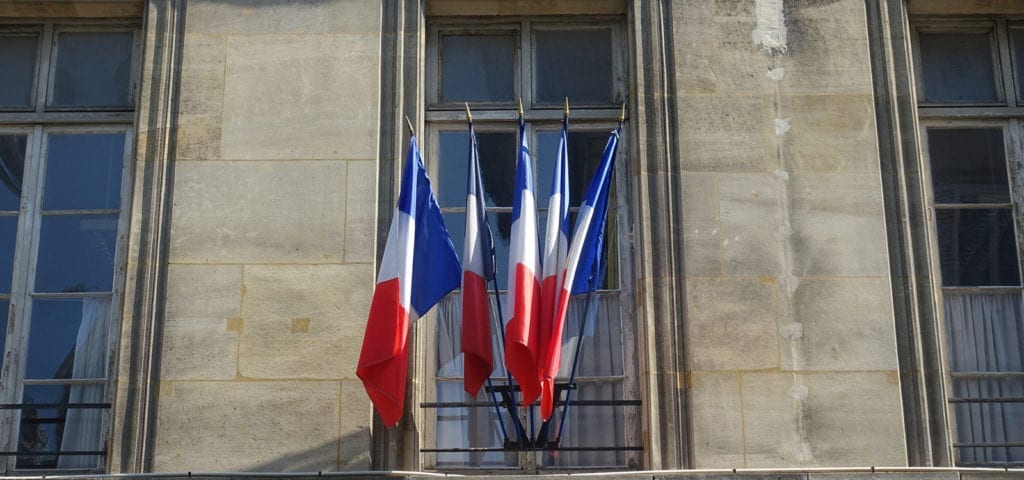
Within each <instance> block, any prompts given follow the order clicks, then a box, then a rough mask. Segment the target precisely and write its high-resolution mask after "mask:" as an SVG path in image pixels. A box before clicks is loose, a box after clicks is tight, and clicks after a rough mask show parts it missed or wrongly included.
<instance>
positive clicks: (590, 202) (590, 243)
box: [541, 126, 621, 420]
mask: <svg viewBox="0 0 1024 480" xmlns="http://www.w3.org/2000/svg"><path fill="white" fill-rule="evenodd" d="M620 129H621V126H620V127H619V128H617V129H615V130H614V131H612V133H611V135H610V136H609V137H608V143H607V144H606V145H605V147H604V154H602V156H601V163H600V164H599V165H598V167H597V171H595V172H594V176H593V177H591V179H590V185H588V186H587V192H586V193H585V194H584V196H583V202H582V203H581V205H580V209H579V212H578V213H577V214H576V215H577V216H576V228H575V229H574V232H573V236H572V243H570V244H569V254H568V257H567V258H566V261H565V278H564V279H563V281H562V293H561V294H560V295H559V297H558V310H557V313H556V316H555V319H554V328H553V329H552V338H553V339H558V341H552V342H548V348H547V349H546V350H545V351H544V357H543V358H542V360H541V362H542V365H543V368H544V370H543V372H542V377H543V379H545V380H548V381H551V382H553V381H554V378H555V376H556V375H558V368H559V367H560V366H561V362H562V342H561V339H562V332H563V330H564V328H565V315H566V313H567V312H568V310H569V297H570V295H573V294H579V293H587V292H592V291H594V290H596V289H597V287H598V286H599V283H600V280H601V279H600V272H601V271H602V269H601V266H602V265H601V262H602V261H603V259H602V257H601V253H602V249H603V246H604V230H605V223H606V220H607V217H608V195H609V194H608V192H609V190H610V189H611V180H612V172H613V170H614V168H615V154H616V151H617V149H618V144H619V131H620ZM551 393H552V394H553V393H554V392H553V391H552V392H551ZM544 394H545V395H547V394H548V392H547V391H545V392H544ZM545 404H546V405H548V406H549V409H548V410H545V409H544V408H543V406H544V405H545ZM541 406H542V408H541V417H542V418H543V419H544V420H547V419H548V418H550V417H551V413H552V411H553V409H554V408H553V406H554V398H553V397H552V398H547V399H545V398H542V399H541Z"/></svg>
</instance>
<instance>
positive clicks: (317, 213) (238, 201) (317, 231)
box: [170, 161, 345, 263]
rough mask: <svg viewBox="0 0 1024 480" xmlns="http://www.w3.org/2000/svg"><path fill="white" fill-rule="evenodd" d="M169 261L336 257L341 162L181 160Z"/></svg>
mask: <svg viewBox="0 0 1024 480" xmlns="http://www.w3.org/2000/svg"><path fill="white" fill-rule="evenodd" d="M174 185H175V186H174V215H173V216H172V220H171V246H170V250H171V253H170V259H171V262H172V263H173V262H181V263H208V262H209V263H221V262H223V263H228V262H230V263H277V262H280V263H293V262H303V263H317V262H323V263H328V262H340V261H341V260H342V251H343V246H342V242H343V239H344V236H345V227H344V212H345V187H344V185H345V163H344V162H341V161H310V162H220V161H218V162H181V163H179V164H178V165H177V166H176V171H175V175H174Z"/></svg>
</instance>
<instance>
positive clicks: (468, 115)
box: [466, 102, 508, 443]
mask: <svg viewBox="0 0 1024 480" xmlns="http://www.w3.org/2000/svg"><path fill="white" fill-rule="evenodd" d="M466 123H467V124H468V125H469V129H470V132H472V131H473V114H472V113H470V112H469V102H466ZM469 141H470V147H469V148H475V146H474V145H472V142H473V139H472V138H470V139H469ZM473 181H474V182H475V181H476V179H473ZM487 391H488V392H490V394H491V403H493V404H494V414H495V415H497V416H498V426H500V427H501V436H502V438H504V439H505V442H506V443H508V430H506V429H505V419H504V418H502V417H501V406H500V405H498V396H497V394H495V393H494V384H493V383H491V376H490V375H488V376H487Z"/></svg>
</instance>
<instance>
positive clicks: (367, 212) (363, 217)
mask: <svg viewBox="0 0 1024 480" xmlns="http://www.w3.org/2000/svg"><path fill="white" fill-rule="evenodd" d="M346 180H347V181H348V183H347V185H346V192H347V195H348V197H347V198H346V199H345V262H346V263H373V261H374V259H375V258H376V253H375V251H376V239H377V235H376V234H377V164H376V162H372V161H358V162H357V161H350V162H348V175H347V176H346Z"/></svg>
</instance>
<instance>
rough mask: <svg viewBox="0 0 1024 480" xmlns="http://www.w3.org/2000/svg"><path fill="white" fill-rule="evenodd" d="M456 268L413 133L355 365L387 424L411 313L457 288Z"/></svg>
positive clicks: (394, 416) (393, 417) (398, 390)
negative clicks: (357, 360)
mask: <svg viewBox="0 0 1024 480" xmlns="http://www.w3.org/2000/svg"><path fill="white" fill-rule="evenodd" d="M460 270H461V267H460V265H459V258H458V256H456V254H455V247H453V246H452V240H451V238H450V237H449V235H448V230H447V229H446V228H445V225H444V218H443V217H442V215H441V209H440V208H438V205H437V200H436V199H435V198H434V194H433V192H431V190H430V180H429V179H428V178H427V172H426V170H425V169H424V168H423V160H422V158H421V157H420V152H419V149H418V148H417V147H416V137H415V136H413V137H411V138H410V140H409V153H408V155H407V156H406V159H405V167H404V169H403V172H402V186H401V191H400V192H399V195H398V206H397V208H396V209H395V214H394V217H393V218H392V219H391V229H390V230H389V231H388V240H387V244H386V246H385V247H384V255H383V257H382V258H381V265H380V272H379V273H378V274H377V287H376V288H375V289H374V291H373V300H372V302H371V304H370V315H369V319H368V320H367V321H366V333H365V335H364V336H363V347H362V351H361V352H360V353H359V364H358V366H357V368H356V375H357V376H359V378H360V379H361V380H362V381H363V386H364V387H365V388H366V393H367V395H369V397H370V400H371V401H372V402H373V406H374V407H375V408H376V409H377V412H378V413H379V414H380V417H381V420H383V421H384V425H386V426H389V427H390V426H393V425H395V424H396V423H398V420H399V419H400V418H402V411H403V407H404V402H405V382H406V374H407V373H408V372H407V369H408V364H409V361H408V356H409V350H408V338H409V322H410V317H413V316H417V317H418V316H420V315H423V314H424V313H426V312H427V311H428V310H430V308H431V307H433V306H434V305H435V304H436V303H437V302H438V301H439V300H440V299H441V298H442V297H444V296H445V295H447V294H448V292H451V291H452V290H454V289H456V288H458V286H459V274H460Z"/></svg>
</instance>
